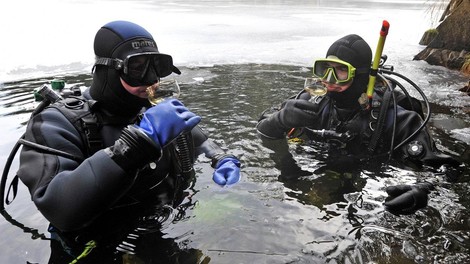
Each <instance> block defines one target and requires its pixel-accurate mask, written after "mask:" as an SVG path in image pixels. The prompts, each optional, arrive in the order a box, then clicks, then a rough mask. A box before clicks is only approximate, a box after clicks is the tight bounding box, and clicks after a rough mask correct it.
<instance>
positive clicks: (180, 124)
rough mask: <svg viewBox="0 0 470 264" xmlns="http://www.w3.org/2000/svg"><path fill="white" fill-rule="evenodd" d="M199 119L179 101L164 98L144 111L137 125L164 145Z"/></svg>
mask: <svg viewBox="0 0 470 264" xmlns="http://www.w3.org/2000/svg"><path fill="white" fill-rule="evenodd" d="M200 121H201V117H199V116H197V115H196V114H194V113H192V112H190V111H189V110H188V109H187V108H186V107H185V106H184V105H183V104H182V103H181V102H180V101H178V100H176V99H166V100H165V101H163V102H161V103H159V104H157V105H156V106H153V107H151V108H149V109H148V110H147V111H145V113H144V115H143V117H142V121H140V124H139V126H138V127H139V128H140V130H142V131H143V132H144V133H145V134H147V135H148V136H149V137H150V138H152V139H153V140H154V141H155V143H157V144H158V145H159V146H160V147H164V146H166V145H167V144H168V143H170V142H171V141H173V140H174V139H175V138H176V137H177V136H178V135H180V134H181V133H183V132H187V131H190V130H191V129H192V128H193V127H195V126H196V125H197V124H198V123H199V122H200Z"/></svg>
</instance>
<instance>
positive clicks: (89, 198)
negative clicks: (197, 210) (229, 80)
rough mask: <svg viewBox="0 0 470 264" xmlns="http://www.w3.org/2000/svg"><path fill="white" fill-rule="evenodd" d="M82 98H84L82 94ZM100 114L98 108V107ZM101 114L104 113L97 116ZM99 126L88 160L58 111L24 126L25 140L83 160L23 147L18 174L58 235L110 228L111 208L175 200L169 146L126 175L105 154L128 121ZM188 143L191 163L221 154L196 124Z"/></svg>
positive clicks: (80, 139)
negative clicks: (97, 226)
mask: <svg viewBox="0 0 470 264" xmlns="http://www.w3.org/2000/svg"><path fill="white" fill-rule="evenodd" d="M85 96H88V99H89V95H87V94H85ZM98 112H99V109H98ZM100 114H101V115H102V116H104V113H100ZM104 119H105V121H103V124H100V126H101V129H100V134H101V138H102V143H103V145H104V148H103V149H101V150H99V151H97V152H96V153H94V154H93V155H91V156H87V154H86V147H85V143H84V139H83V135H81V134H80V133H79V132H78V131H77V129H76V128H75V127H74V126H73V125H72V123H71V122H70V120H68V119H67V118H66V117H65V116H64V115H63V114H62V113H61V112H60V111H59V110H57V109H56V108H53V107H48V108H46V109H45V110H43V111H42V112H40V113H39V114H37V115H36V116H34V117H33V118H32V119H31V120H30V122H29V123H28V126H27V129H26V134H25V140H28V141H31V142H34V143H37V144H40V145H43V146H47V147H50V148H53V149H57V150H61V151H64V152H67V153H69V154H72V155H74V156H77V157H80V158H82V159H83V161H82V162H79V161H76V160H73V159H70V158H67V157H63V156H59V155H56V154H49V153H45V152H43V151H39V150H38V149H35V148H31V147H28V146H24V147H23V149H22V151H21V156H20V159H21V164H20V168H19V171H18V176H19V177H20V179H21V180H22V181H23V182H24V183H25V184H26V185H27V187H28V188H29V191H30V193H31V198H32V200H33V201H34V203H35V205H36V206H37V208H38V209H39V210H40V212H41V213H42V214H43V215H44V216H45V217H46V218H47V220H49V221H50V223H51V224H52V225H53V226H54V227H56V228H57V229H59V230H61V231H63V232H72V231H73V232H80V230H84V229H87V228H89V227H90V226H93V225H94V224H95V223H99V222H101V223H104V224H105V225H106V223H108V224H112V223H113V221H114V220H113V219H111V221H109V220H110V219H108V218H110V217H111V218H113V217H116V213H115V212H116V211H117V210H116V208H123V207H126V205H132V204H139V203H142V202H145V201H147V202H148V201H151V202H152V203H154V204H157V205H158V204H171V203H172V202H173V199H174V193H175V191H178V190H174V188H175V177H177V176H176V174H177V172H176V171H175V166H174V165H173V164H175V162H177V161H175V155H172V153H174V151H175V147H174V144H169V145H168V146H167V147H165V148H163V150H162V156H161V158H160V159H159V160H158V161H155V162H154V163H152V162H151V163H149V164H147V165H145V166H144V167H135V166H134V167H132V166H131V168H130V169H128V170H127V171H125V170H124V169H123V168H121V167H120V166H119V165H118V164H117V163H116V162H115V161H114V160H113V159H111V158H110V156H109V155H108V154H107V153H106V149H107V148H109V147H110V146H112V145H113V144H114V143H115V141H116V140H117V139H118V138H119V137H120V135H121V132H122V130H123V128H124V127H126V126H127V125H129V124H134V123H135V121H136V119H137V117H135V118H134V119H132V120H126V119H119V118H112V119H109V120H112V121H106V118H104ZM189 138H191V139H192V142H190V144H189V145H190V147H191V153H193V154H194V155H193V156H194V157H193V160H195V158H196V157H197V156H198V155H199V154H202V153H204V154H205V155H206V157H208V158H210V159H212V161H213V164H215V163H216V162H217V161H218V160H220V159H221V158H223V157H224V156H226V155H225V153H224V151H223V150H222V149H221V148H220V147H219V146H218V145H217V144H215V143H214V142H213V141H211V140H210V139H208V137H207V136H206V135H205V134H204V132H203V131H202V130H201V128H199V127H198V126H196V127H195V128H193V129H192V131H191V137H189ZM111 215H112V216H111Z"/></svg>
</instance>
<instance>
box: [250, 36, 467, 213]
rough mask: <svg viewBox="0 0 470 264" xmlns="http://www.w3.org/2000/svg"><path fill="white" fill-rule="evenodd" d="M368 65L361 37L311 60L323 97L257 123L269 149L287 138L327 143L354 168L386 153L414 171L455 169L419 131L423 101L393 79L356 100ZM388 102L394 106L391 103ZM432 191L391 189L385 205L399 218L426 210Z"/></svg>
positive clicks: (288, 104) (297, 102)
mask: <svg viewBox="0 0 470 264" xmlns="http://www.w3.org/2000/svg"><path fill="white" fill-rule="evenodd" d="M371 61H372V51H371V49H370V47H369V45H368V44H367V43H366V42H365V41H364V40H363V39H362V38H361V37H360V36H358V35H354V34H351V35H347V36H344V37H342V38H340V39H338V40H337V41H335V42H334V43H333V44H332V45H331V46H330V48H329V49H328V51H327V53H326V59H319V60H317V61H315V63H314V66H313V73H314V76H315V77H317V78H319V79H320V80H321V83H322V84H323V85H324V86H325V87H326V91H327V92H326V94H325V95H324V96H311V95H310V94H309V93H307V92H305V91H302V92H300V93H299V94H298V95H297V96H294V97H292V98H289V99H288V100H286V101H284V102H283V103H282V104H281V105H280V106H279V107H272V108H270V109H268V110H266V111H265V112H264V113H263V114H262V115H261V117H260V120H259V122H258V124H257V130H258V133H259V135H260V136H261V138H262V139H263V142H265V143H266V144H268V145H270V144H271V145H272V142H273V139H286V136H287V137H299V138H304V139H308V140H314V141H327V142H329V143H331V144H330V145H331V146H336V148H337V150H338V151H337V152H336V153H341V154H340V155H343V157H344V156H349V157H351V158H353V159H356V163H357V162H360V159H361V157H377V156H380V154H384V153H385V154H386V155H389V156H390V157H393V158H395V159H396V160H400V161H402V162H404V164H408V165H412V166H420V167H421V166H422V165H424V166H432V167H434V168H438V167H440V166H441V165H445V166H449V165H450V166H454V167H456V166H458V165H459V162H458V161H456V160H455V159H454V158H452V157H451V156H448V155H445V154H443V153H440V152H439V151H438V149H437V148H436V146H435V143H434V142H433V140H432V138H431V136H430V134H429V133H428V131H427V130H426V128H425V127H421V125H422V124H423V119H422V117H423V116H424V115H423V113H422V107H421V102H419V101H418V100H417V99H415V98H412V97H410V96H406V95H405V94H404V93H402V92H398V91H397V90H393V92H392V89H390V88H393V87H395V86H396V85H398V83H396V82H394V81H391V80H393V79H386V78H384V77H381V78H379V79H378V82H377V83H376V86H375V93H374V95H373V99H372V103H371V104H370V105H369V106H365V105H364V100H362V101H361V100H359V98H361V96H363V94H365V91H366V88H367V85H368V81H369V71H370V68H371ZM379 77H380V76H379ZM392 98H393V100H394V101H395V102H396V103H395V104H392V103H390V102H391V100H392ZM395 106H396V107H395ZM381 116H382V118H380V117H381ZM395 119H396V122H395V121H394V120H395ZM381 120H382V121H381ZM415 132H416V133H415ZM270 141H271V142H270ZM277 148H278V149H279V146H277ZM284 150H286V148H285V147H284ZM284 152H285V151H284ZM284 155H286V154H284ZM386 155H385V156H386ZM330 158H331V159H332V160H334V159H337V158H338V157H330ZM284 160H286V159H285V158H284ZM338 164H339V166H341V165H340V162H339V163H338ZM291 165H292V162H291ZM281 166H283V167H292V166H289V165H281ZM431 188H432V185H431V184H429V183H426V182H424V183H418V184H416V185H413V186H408V185H406V186H391V187H389V188H388V189H387V192H388V193H389V195H390V197H389V199H388V200H387V202H386V203H385V206H386V208H387V209H389V210H390V211H395V212H398V213H409V212H413V211H415V210H417V209H419V208H422V207H424V206H425V205H426V202H427V194H428V192H429V190H430V189H431Z"/></svg>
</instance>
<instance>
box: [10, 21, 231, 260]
mask: <svg viewBox="0 0 470 264" xmlns="http://www.w3.org/2000/svg"><path fill="white" fill-rule="evenodd" d="M94 51H95V55H96V62H95V65H94V68H93V71H94V72H93V81H92V85H91V87H90V88H89V89H87V90H86V91H85V92H84V94H83V98H84V99H83V98H78V99H77V98H75V99H74V98H68V99H64V100H60V101H58V102H56V103H54V104H52V105H51V106H50V107H47V108H46V109H45V110H43V111H42V112H40V113H39V114H36V115H35V116H33V117H32V119H31V120H30V122H29V123H28V125H27V129H26V133H25V138H24V140H25V141H26V142H30V144H26V145H24V146H23V149H22V151H21V155H20V168H19V170H18V173H17V175H18V176H19V178H20V179H21V181H22V182H23V183H25V185H26V186H27V187H28V188H29V191H30V193H31V198H32V200H33V201H34V203H35V205H36V206H37V208H38V209H39V211H40V212H41V213H42V214H43V215H44V216H45V217H46V218H47V220H49V221H50V224H51V231H52V233H53V236H56V235H58V236H57V237H58V238H59V239H60V241H61V242H62V243H63V245H64V246H65V247H66V248H69V252H70V253H71V254H72V255H73V256H74V257H76V256H77V255H78V254H80V252H81V251H82V250H83V246H84V245H85V244H86V243H88V242H90V241H95V242H96V243H97V245H98V246H100V245H108V244H111V245H112V244H113V243H119V239H121V238H122V237H120V236H122V233H123V232H121V231H123V230H124V231H129V230H128V229H129V228H131V229H132V227H135V221H136V220H135V218H131V217H130V216H138V215H139V214H143V213H145V212H148V211H152V210H153V209H155V208H162V206H165V205H170V206H173V207H176V206H178V205H179V204H180V203H181V201H182V200H183V199H184V193H183V190H184V189H185V188H187V187H188V186H189V184H190V182H191V181H192V180H194V170H193V169H192V165H193V162H194V160H195V159H196V157H197V156H198V155H199V154H202V153H204V154H205V155H206V157H208V158H210V159H211V160H212V166H213V167H214V168H215V171H214V175H213V180H214V181H215V182H216V183H217V184H219V185H221V186H225V185H230V184H234V183H236V182H238V181H239V179H240V162H239V161H238V159H237V158H236V157H235V156H233V155H230V154H228V153H226V152H224V151H223V150H222V149H221V148H220V147H219V146H218V145H217V144H215V143H214V142H213V141H212V140H210V139H209V138H208V137H207V136H206V134H205V133H204V132H203V131H202V129H201V128H200V127H198V126H197V124H198V123H199V121H200V119H201V118H200V117H199V116H197V115H195V114H194V113H192V112H190V111H189V110H188V109H187V108H186V107H185V106H184V105H183V104H182V103H181V102H180V101H178V100H176V99H166V100H165V101H164V102H162V103H160V104H158V105H156V106H151V105H150V103H149V101H148V100H147V94H146V89H147V87H149V86H152V85H153V86H154V85H156V84H158V82H159V81H160V78H163V77H166V76H168V75H170V74H171V73H172V72H173V73H177V74H180V71H179V70H178V69H177V68H176V67H175V66H174V65H173V61H172V57H171V56H169V55H166V54H162V53H159V51H158V49H157V45H156V43H155V41H154V40H153V37H152V36H151V34H150V33H149V32H147V30H145V29H144V28H142V27H141V26H139V25H136V24H134V23H131V22H127V21H114V22H110V23H108V24H106V25H104V26H103V27H101V28H100V29H99V31H98V32H97V34H96V36H95V40H94ZM85 106H86V107H88V108H89V111H88V113H86V112H87V111H85V113H83V112H84V111H83V107H85ZM88 108H87V109H88ZM77 109H78V110H77ZM80 109H82V110H81V112H79V114H76V113H77V111H79V110H80ZM74 111H75V112H74ZM74 113H75V114H74ZM72 119H73V120H72ZM179 137H184V139H185V140H186V148H187V149H182V148H181V147H179V146H178V144H177V143H176V142H177V141H178V138H179ZM34 143H36V144H38V145H39V146H42V147H39V148H38V147H35V145H34ZM44 147H48V148H51V149H53V150H54V151H45V150H44ZM60 151H61V152H66V153H67V155H61V154H60V153H61V152H60ZM184 153H186V154H189V158H188V156H186V159H189V160H190V162H191V164H190V168H185V167H184V165H185V162H186V161H184V160H182V159H184V158H182V157H183V156H184ZM182 155H183V156H182ZM150 214H151V215H152V214H154V212H150ZM124 234H126V233H125V232H124Z"/></svg>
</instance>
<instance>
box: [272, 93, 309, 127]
mask: <svg viewBox="0 0 470 264" xmlns="http://www.w3.org/2000/svg"><path fill="white" fill-rule="evenodd" d="M317 111H318V106H317V105H315V104H313V103H311V102H309V101H306V100H297V99H290V100H287V101H285V102H284V104H283V106H282V109H281V110H280V111H279V112H278V113H277V115H278V116H277V117H278V120H279V122H280V123H281V125H282V126H284V127H285V128H293V127H308V126H312V125H314V124H315V123H316V122H315V117H316V116H317V114H316V112H317Z"/></svg>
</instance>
